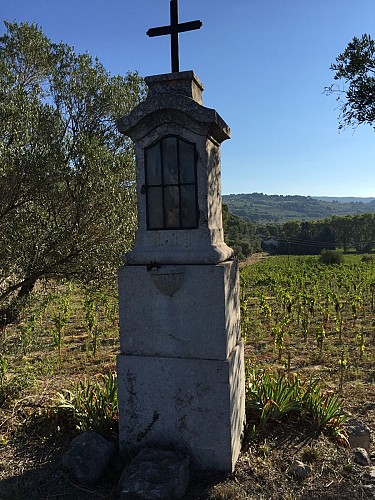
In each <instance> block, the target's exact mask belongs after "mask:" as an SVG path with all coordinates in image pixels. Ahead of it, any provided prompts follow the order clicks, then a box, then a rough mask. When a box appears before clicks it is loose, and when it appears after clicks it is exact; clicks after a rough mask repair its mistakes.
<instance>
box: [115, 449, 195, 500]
mask: <svg viewBox="0 0 375 500" xmlns="http://www.w3.org/2000/svg"><path fill="white" fill-rule="evenodd" d="M189 478H190V470H189V459H188V458H187V457H184V456H180V455H178V454H177V453H175V452H173V451H167V450H160V449H156V448H148V449H147V448H145V449H143V450H141V451H140V452H139V453H138V455H137V456H136V457H135V458H134V460H132V462H131V463H130V465H129V466H127V467H126V468H125V470H124V472H123V474H122V476H121V479H120V484H119V486H120V499H121V500H125V499H132V500H135V499H139V500H141V499H153V500H157V499H165V500H167V499H175V498H176V499H177V498H181V497H183V496H184V494H185V491H186V488H187V486H188V484H189Z"/></svg>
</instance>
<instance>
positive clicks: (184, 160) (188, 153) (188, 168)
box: [180, 141, 195, 183]
mask: <svg viewBox="0 0 375 500" xmlns="http://www.w3.org/2000/svg"><path fill="white" fill-rule="evenodd" d="M194 149H195V148H194V144H188V143H187V142H185V141H180V182H182V183H190V182H195V166H194V164H195V159H194Z"/></svg>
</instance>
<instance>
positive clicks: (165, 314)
mask: <svg viewBox="0 0 375 500" xmlns="http://www.w3.org/2000/svg"><path fill="white" fill-rule="evenodd" d="M119 276H120V277H119V291H120V309H121V311H127V314H125V313H124V314H122V315H121V317H120V321H121V323H120V329H121V354H120V355H119V356H118V374H119V410H120V416H122V418H121V419H120V445H121V447H122V448H124V449H128V448H134V447H137V446H141V445H144V444H148V445H157V446H169V445H171V444H173V445H174V446H175V447H176V446H177V447H178V448H179V449H181V450H183V451H186V452H188V454H189V456H190V457H191V459H192V463H193V464H194V465H195V466H196V467H198V468H205V469H219V470H232V469H233V467H234V464H235V462H236V460H237V457H238V454H239V452H240V444H241V434H242V431H243V423H244V405H245V399H244V391H243V380H244V366H243V343H242V341H241V338H240V325H239V319H240V318H239V304H238V273H237V262H236V261H227V262H224V263H221V264H217V265H200V266H199V265H198V266H193V265H186V266H179V265H176V266H160V267H157V268H156V267H155V268H153V269H151V268H149V269H147V267H146V266H124V267H123V268H121V270H120V275H119Z"/></svg>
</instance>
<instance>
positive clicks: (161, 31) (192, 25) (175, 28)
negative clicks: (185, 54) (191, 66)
mask: <svg viewBox="0 0 375 500" xmlns="http://www.w3.org/2000/svg"><path fill="white" fill-rule="evenodd" d="M170 19H171V24H170V25H169V26H160V27H159V28H150V29H149V30H148V31H147V35H148V36H161V35H171V61H172V73H175V72H178V71H180V62H179V55H178V34H179V33H182V32H184V31H192V30H199V28H200V27H201V26H202V22H201V21H190V22H188V23H180V24H179V23H178V0H170Z"/></svg>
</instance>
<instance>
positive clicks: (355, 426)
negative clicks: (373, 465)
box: [346, 418, 371, 453]
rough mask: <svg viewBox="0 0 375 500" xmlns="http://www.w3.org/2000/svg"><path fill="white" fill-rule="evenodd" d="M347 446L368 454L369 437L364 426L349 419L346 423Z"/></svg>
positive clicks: (367, 430)
mask: <svg viewBox="0 0 375 500" xmlns="http://www.w3.org/2000/svg"><path fill="white" fill-rule="evenodd" d="M346 430H347V432H348V438H349V444H350V447H351V448H364V449H365V450H366V451H367V452H368V453H369V452H370V445H371V435H370V429H369V428H368V427H367V425H366V424H364V423H363V422H361V421H360V420H357V419H355V418H349V419H348V420H347V422H346Z"/></svg>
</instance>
